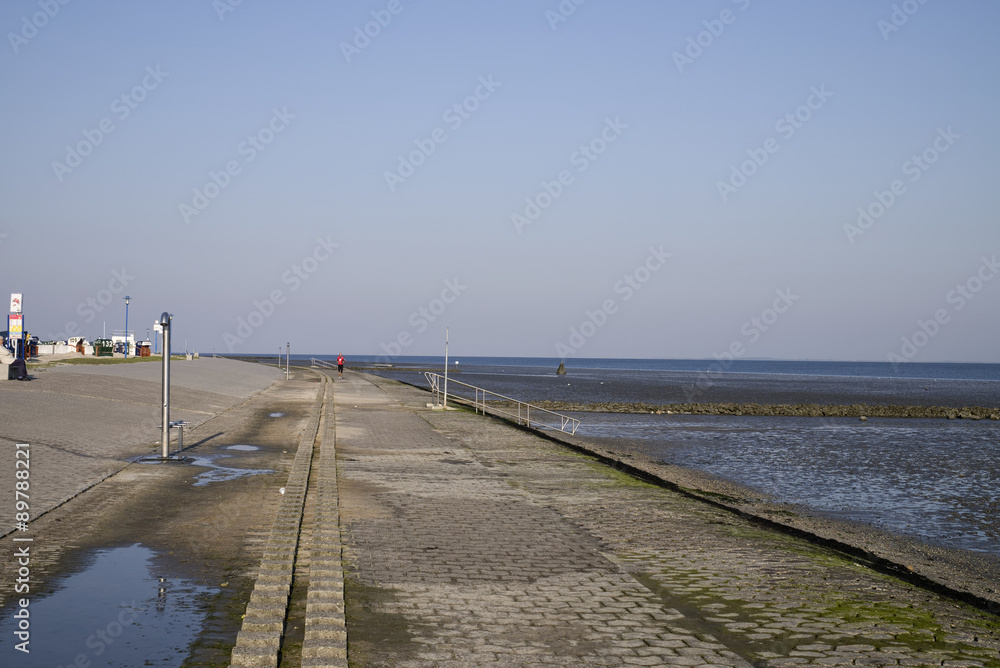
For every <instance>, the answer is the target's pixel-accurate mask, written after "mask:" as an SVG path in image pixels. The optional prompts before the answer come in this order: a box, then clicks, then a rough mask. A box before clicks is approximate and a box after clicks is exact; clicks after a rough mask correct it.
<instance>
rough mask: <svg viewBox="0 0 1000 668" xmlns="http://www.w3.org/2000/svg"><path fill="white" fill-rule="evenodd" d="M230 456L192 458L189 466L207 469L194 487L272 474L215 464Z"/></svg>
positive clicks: (196, 479) (267, 471) (260, 470)
mask: <svg viewBox="0 0 1000 668" xmlns="http://www.w3.org/2000/svg"><path fill="white" fill-rule="evenodd" d="M243 447H253V446H243ZM231 456H232V455H202V456H200V457H192V458H191V464H192V465H193V466H204V467H206V468H208V470H207V471H204V472H202V473H199V474H198V476H197V478H195V482H194V486H195V487H204V486H205V485H207V484H209V483H211V482H225V481H227V480H235V479H237V478H245V477H246V476H251V475H261V474H263V473H274V470H273V469H238V468H230V467H226V466H219V465H218V464H216V463H215V460H216V459H224V458H226V457H231Z"/></svg>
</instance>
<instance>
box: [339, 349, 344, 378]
mask: <svg viewBox="0 0 1000 668" xmlns="http://www.w3.org/2000/svg"><path fill="white" fill-rule="evenodd" d="M337 373H339V374H340V377H341V378H343V377H344V356H343V355H337Z"/></svg>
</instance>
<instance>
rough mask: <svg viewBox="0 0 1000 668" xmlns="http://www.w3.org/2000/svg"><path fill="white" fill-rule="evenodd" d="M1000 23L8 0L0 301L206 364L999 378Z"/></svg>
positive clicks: (952, 10) (581, 8)
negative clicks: (531, 361) (963, 369)
mask: <svg viewBox="0 0 1000 668" xmlns="http://www.w3.org/2000/svg"><path fill="white" fill-rule="evenodd" d="M95 4H96V6H95ZM562 19H565V20H562ZM379 21H381V23H379ZM998 23H1000V6H997V5H996V4H995V3H989V2H985V1H979V2H951V3H945V2H941V1H940V0H926V1H925V2H923V3H920V2H919V0H909V1H908V2H896V3H892V2H872V1H865V2H862V1H860V0H849V1H846V2H839V3H797V2H769V3H764V2H760V1H759V0H749V1H748V0H738V1H737V2H733V1H730V0H716V1H713V2H699V3H663V2H631V3H611V2H603V1H601V0H587V1H586V2H583V3H582V4H579V5H577V4H576V3H575V2H574V1H573V0H565V1H564V2H562V3H560V2H557V1H555V0H552V1H549V2H545V1H535V2H527V1H522V0H512V1H509V2H503V3H496V2H463V3H435V2H430V1H420V0H398V1H392V2H390V1H389V0H380V1H378V2H356V3H335V4H332V3H322V2H306V1H303V2H289V3H268V2H264V1H263V0H243V1H242V2H241V3H239V4H238V5H235V6H233V5H232V2H231V0H218V1H217V2H212V1H211V0H197V1H195V0H182V1H178V2H171V3H136V2H103V3H84V2H79V1H77V2H72V1H69V2H67V3H66V4H60V3H59V2H58V0H41V1H39V0H35V1H34V2H27V1H23V0H14V1H11V2H6V3H4V4H3V7H2V9H0V27H2V29H3V32H4V35H5V40H4V42H5V44H4V45H3V47H2V48H0V54H2V55H0V73H2V74H0V76H2V84H3V90H4V94H3V96H2V98H0V119H2V121H3V126H2V127H3V128H4V131H3V132H2V133H0V151H2V155H3V156H4V158H5V159H4V160H3V161H2V162H0V235H2V236H0V291H2V292H3V293H9V292H21V293H24V300H25V319H26V325H27V329H28V330H29V331H31V332H32V333H36V334H38V335H40V336H41V337H42V338H43V339H47V338H54V337H65V336H66V335H67V334H69V333H75V332H77V331H79V332H80V333H82V334H84V335H87V336H89V337H91V338H93V337H96V336H98V335H100V334H101V332H102V328H103V327H104V326H105V323H106V326H107V329H108V330H111V329H121V328H123V327H124V315H125V309H124V301H123V299H122V297H124V296H125V295H126V294H128V295H129V296H131V298H132V299H131V304H130V307H129V318H130V322H129V326H130V328H131V329H134V330H136V332H137V334H138V335H139V336H145V329H146V328H147V327H149V326H151V324H152V321H153V320H154V319H155V318H156V317H157V316H158V315H159V314H160V313H161V312H162V311H170V312H172V313H173V314H174V316H175V324H176V329H175V339H174V341H175V345H183V343H182V341H183V340H186V341H187V343H188V347H189V348H190V349H192V350H198V351H201V352H204V353H210V352H211V351H213V350H215V351H218V352H224V351H232V352H243V353H254V352H260V353H272V352H275V351H276V350H277V348H278V347H279V346H283V345H284V343H285V342H286V341H290V342H291V343H292V347H293V350H297V351H299V352H312V353H337V352H341V351H342V352H345V353H349V354H376V353H383V354H386V355H394V354H400V353H401V354H415V355H421V354H436V353H439V352H440V351H441V349H442V343H443V338H444V327H445V326H446V325H447V326H449V327H450V331H451V344H452V350H453V352H454V354H456V355H531V356H558V357H565V358H566V359H567V360H569V359H572V358H573V357H664V358H673V357H681V358H709V357H712V356H713V355H722V354H723V353H726V352H727V351H736V353H735V354H736V356H737V357H775V358H785V359H803V358H809V359H845V360H846V359H860V360H880V361H884V360H886V359H889V358H890V357H889V356H890V355H895V356H896V358H897V359H904V360H912V361H918V362H932V361H945V360H957V361H980V362H1000V352H998V351H997V347H996V345H995V341H996V339H997V332H998V327H1000V309H998V308H997V301H998V299H1000V280H996V281H994V280H992V279H993V278H994V274H996V273H997V272H998V271H1000V268H997V267H996V265H995V262H994V258H995V256H996V254H997V253H998V251H1000V232H998V226H997V224H996V209H995V207H994V206H993V205H991V202H992V201H993V200H994V199H995V196H994V195H993V194H992V193H993V192H995V187H994V184H995V182H996V180H997V177H998V175H1000V169H998V165H997V156H998V155H1000V152H998V149H1000V130H998V127H997V123H996V111H995V110H996V109H997V108H998V104H997V103H998V87H1000V77H997V76H996V68H997V64H998V62H1000V57H998V56H1000V42H997V40H996V39H995V36H996V28H997V25H998ZM366 30H367V32H368V35H365V31H366ZM123 96H124V98H123ZM456 106H457V109H456ZM84 153H85V155H81V154H84ZM914 156H916V157H917V161H914V160H913V157H914ZM894 190H895V192H894ZM859 208H860V209H861V211H862V212H865V211H867V212H868V215H869V217H868V218H862V219H861V221H860V223H859V220H858V218H859V215H860V214H859Z"/></svg>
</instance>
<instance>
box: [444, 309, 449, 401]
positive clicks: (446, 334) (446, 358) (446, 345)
mask: <svg viewBox="0 0 1000 668" xmlns="http://www.w3.org/2000/svg"><path fill="white" fill-rule="evenodd" d="M444 408H445V409H446V410H447V408H448V328H447V327H445V328H444Z"/></svg>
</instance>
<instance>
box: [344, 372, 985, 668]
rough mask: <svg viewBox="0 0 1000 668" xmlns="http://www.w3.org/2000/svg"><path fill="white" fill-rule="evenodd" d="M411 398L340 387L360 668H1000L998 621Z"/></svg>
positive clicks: (400, 390) (349, 579)
mask: <svg viewBox="0 0 1000 668" xmlns="http://www.w3.org/2000/svg"><path fill="white" fill-rule="evenodd" d="M427 400H428V395H426V394H425V393H422V392H419V391H418V390H415V389H413V388H409V387H407V386H403V385H399V384H397V383H393V382H392V381H385V380H383V379H373V378H370V377H365V376H362V375H360V374H356V373H348V374H346V375H345V377H344V378H343V379H342V380H341V379H338V380H336V382H335V384H334V401H335V406H336V445H337V458H338V459H337V462H338V469H339V498H340V518H341V527H342V539H343V545H344V575H345V592H346V593H345V597H346V611H347V629H348V657H349V659H350V661H351V664H352V665H357V666H482V665H504V666H520V665H595V666H596V665H600V666H617V665H685V666H699V665H704V666H785V665H827V666H829V665H865V666H883V665H911V666H918V665H919V666H930V665H935V666H937V665H945V666H1000V634H998V629H1000V625H998V620H997V618H996V617H991V616H988V615H985V614H983V613H980V612H978V611H976V610H973V609H971V608H968V607H966V606H964V605H961V604H957V603H954V602H951V601H948V600H945V599H942V598H940V597H938V596H936V595H933V594H930V593H928V592H926V591H923V590H920V589H916V588H914V587H912V586H910V585H907V584H904V583H901V582H899V581H897V580H895V579H892V578H888V577H885V576H882V575H880V574H878V573H875V572H873V571H871V570H869V569H867V568H865V567H863V566H860V565H857V564H855V563H852V562H851V560H849V559H845V558H843V557H841V556H838V555H836V554H834V553H831V552H828V551H825V550H823V549H820V548H817V547H815V546H812V545H810V544H808V543H804V542H800V541H797V540H794V539H791V538H789V537H787V536H781V535H776V534H774V533H771V532H769V531H765V530H762V529H760V528H758V527H757V526H755V525H752V524H750V523H748V522H746V521H744V520H742V519H740V518H737V517H735V516H733V515H732V514H730V513H727V512H725V511H721V510H718V509H715V508H712V507H709V506H707V505H705V504H703V503H699V502H697V501H693V500H691V499H688V498H685V497H682V496H680V495H677V494H673V493H671V492H669V491H666V490H664V489H661V488H658V487H654V486H651V485H647V484H645V483H641V482H638V481H636V480H634V479H632V478H630V477H627V476H624V475H622V474H620V473H617V472H615V471H613V470H612V469H610V468H608V467H605V466H602V465H600V464H597V463H595V462H594V461H593V460H591V459H589V458H587V457H584V456H581V455H578V454H575V453H573V452H571V451H569V450H567V449H565V448H564V447H562V446H559V445H557V444H555V443H552V442H551V441H548V440H546V439H543V438H540V437H538V436H537V435H534V434H532V433H528V432H525V431H523V430H520V429H517V428H515V427H512V426H510V425H507V424H504V423H501V422H499V421H496V420H492V419H488V418H484V417H482V416H476V415H473V414H471V413H469V412H466V411H449V412H440V411H431V410H429V409H427V408H426V407H425V402H426V401H427Z"/></svg>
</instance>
